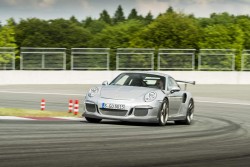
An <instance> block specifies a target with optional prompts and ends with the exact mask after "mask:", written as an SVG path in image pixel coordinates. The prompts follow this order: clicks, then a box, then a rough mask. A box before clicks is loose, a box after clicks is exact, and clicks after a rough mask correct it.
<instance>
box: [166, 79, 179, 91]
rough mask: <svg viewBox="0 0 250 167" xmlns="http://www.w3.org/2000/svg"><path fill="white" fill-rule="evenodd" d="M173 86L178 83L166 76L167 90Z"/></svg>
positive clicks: (176, 85)
mask: <svg viewBox="0 0 250 167" xmlns="http://www.w3.org/2000/svg"><path fill="white" fill-rule="evenodd" d="M173 87H179V85H178V84H177V83H176V81H175V80H174V79H173V78H171V77H169V78H168V90H170V89H172V88H173Z"/></svg>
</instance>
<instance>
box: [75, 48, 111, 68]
mask: <svg viewBox="0 0 250 167" xmlns="http://www.w3.org/2000/svg"><path fill="white" fill-rule="evenodd" d="M109 56H110V49H109V48H72V49H71V70H109Z"/></svg>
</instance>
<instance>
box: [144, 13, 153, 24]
mask: <svg viewBox="0 0 250 167" xmlns="http://www.w3.org/2000/svg"><path fill="white" fill-rule="evenodd" d="M153 19H154V18H153V15H152V13H151V12H148V14H147V15H146V16H145V18H144V20H145V23H146V24H150V23H151V22H152V21H153Z"/></svg>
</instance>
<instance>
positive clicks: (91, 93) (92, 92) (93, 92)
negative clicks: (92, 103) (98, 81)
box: [88, 87, 99, 97]
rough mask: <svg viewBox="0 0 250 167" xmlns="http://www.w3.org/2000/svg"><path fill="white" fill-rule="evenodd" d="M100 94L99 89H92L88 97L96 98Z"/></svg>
mask: <svg viewBox="0 0 250 167" xmlns="http://www.w3.org/2000/svg"><path fill="white" fill-rule="evenodd" d="M98 92H99V89H98V88H97V87H95V88H91V89H90V90H89V93H88V96H89V97H93V96H95V95H96V94H97V93H98Z"/></svg>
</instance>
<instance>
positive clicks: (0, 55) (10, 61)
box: [0, 47, 15, 70]
mask: <svg viewBox="0 0 250 167" xmlns="http://www.w3.org/2000/svg"><path fill="white" fill-rule="evenodd" d="M0 70H15V48H13V47H0Z"/></svg>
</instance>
